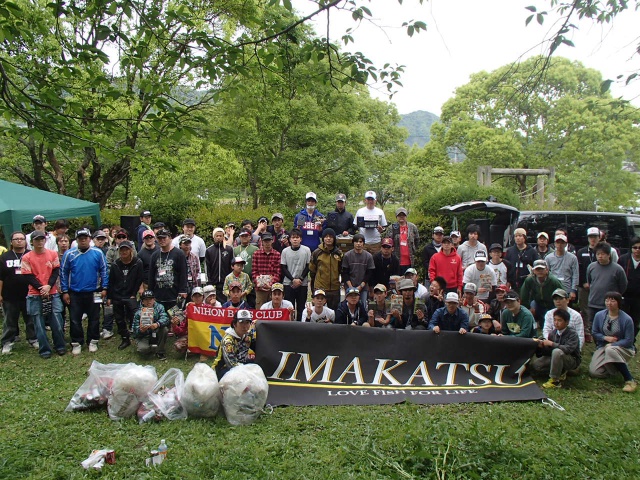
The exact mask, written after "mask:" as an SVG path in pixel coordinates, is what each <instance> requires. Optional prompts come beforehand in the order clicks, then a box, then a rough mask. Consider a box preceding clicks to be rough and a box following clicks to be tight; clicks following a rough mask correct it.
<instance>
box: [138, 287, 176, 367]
mask: <svg viewBox="0 0 640 480" xmlns="http://www.w3.org/2000/svg"><path fill="white" fill-rule="evenodd" d="M141 302H142V306H141V307H140V308H139V309H138V310H137V311H136V313H135V315H134V316H133V327H132V330H133V337H134V338H135V339H136V340H137V343H138V353H140V354H142V355H147V354H149V353H153V352H156V357H158V358H159V359H160V360H166V358H167V356H166V355H165V351H164V347H165V344H166V342H167V333H168V327H169V325H170V323H171V321H170V320H169V316H168V315H167V312H166V311H165V309H164V307H163V306H162V305H161V304H160V303H158V302H156V299H155V296H154V294H153V292H152V291H151V290H145V291H144V292H142V300H141Z"/></svg>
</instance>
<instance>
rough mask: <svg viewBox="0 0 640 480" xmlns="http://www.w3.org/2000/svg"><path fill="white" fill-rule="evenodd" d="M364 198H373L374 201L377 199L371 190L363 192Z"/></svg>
mask: <svg viewBox="0 0 640 480" xmlns="http://www.w3.org/2000/svg"><path fill="white" fill-rule="evenodd" d="M364 198H373V199H374V200H377V199H378V197H377V196H376V192H374V191H373V190H368V191H367V192H365V194H364Z"/></svg>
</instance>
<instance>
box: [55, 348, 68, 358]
mask: <svg viewBox="0 0 640 480" xmlns="http://www.w3.org/2000/svg"><path fill="white" fill-rule="evenodd" d="M56 353H57V354H58V355H60V356H61V357H62V356H64V355H66V354H67V349H66V348H61V349H60V350H56Z"/></svg>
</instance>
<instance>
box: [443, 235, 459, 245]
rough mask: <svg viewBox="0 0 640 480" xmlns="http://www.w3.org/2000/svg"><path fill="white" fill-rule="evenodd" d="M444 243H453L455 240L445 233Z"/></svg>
mask: <svg viewBox="0 0 640 480" xmlns="http://www.w3.org/2000/svg"><path fill="white" fill-rule="evenodd" d="M458 236H459V235H458ZM442 243H453V240H451V237H450V236H449V235H445V236H444V237H442Z"/></svg>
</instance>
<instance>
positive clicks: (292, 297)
mask: <svg viewBox="0 0 640 480" xmlns="http://www.w3.org/2000/svg"><path fill="white" fill-rule="evenodd" d="M307 290H308V287H307V285H300V286H299V287H298V288H293V287H292V286H291V285H285V287H284V298H285V299H286V300H289V301H290V302H291V303H292V304H293V306H294V307H295V308H296V320H297V321H298V322H299V321H300V320H302V312H304V309H305V304H306V303H307Z"/></svg>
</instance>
